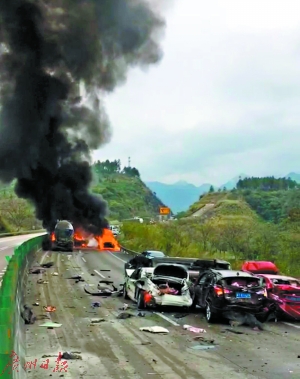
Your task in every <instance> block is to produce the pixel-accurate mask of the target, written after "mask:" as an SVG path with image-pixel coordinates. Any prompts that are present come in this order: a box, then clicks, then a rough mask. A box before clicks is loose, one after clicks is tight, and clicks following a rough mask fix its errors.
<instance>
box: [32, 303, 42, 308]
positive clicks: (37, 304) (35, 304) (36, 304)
mask: <svg viewBox="0 0 300 379" xmlns="http://www.w3.org/2000/svg"><path fill="white" fill-rule="evenodd" d="M32 305H34V306H35V307H37V306H39V305H40V303H33V304H32Z"/></svg>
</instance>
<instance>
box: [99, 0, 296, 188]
mask: <svg viewBox="0 0 300 379" xmlns="http://www.w3.org/2000/svg"><path fill="white" fill-rule="evenodd" d="M161 1H162V2H165V1H166V2H168V4H172V6H170V7H167V8H166V9H164V13H165V17H166V21H167V28H166V33H165V37H164V39H163V41H162V45H163V49H164V58H163V60H162V61H161V63H160V64H158V65H157V66H152V67H150V68H149V69H148V70H147V72H144V71H141V70H139V69H136V70H133V71H131V72H130V74H129V76H128V80H127V83H126V84H125V85H123V86H122V87H119V88H118V89H117V90H116V91H115V92H114V93H113V94H112V95H110V96H109V97H107V98H106V109H107V112H108V114H109V117H110V120H111V124H112V127H113V136H112V140H111V142H110V143H109V144H108V145H106V146H104V147H102V148H101V149H100V150H98V151H97V152H95V154H94V159H100V160H104V159H118V158H119V159H121V161H122V163H127V159H128V156H130V157H131V162H132V165H133V166H136V167H137V168H138V169H139V171H140V173H141V175H142V179H143V180H145V181H147V180H151V181H152V180H153V181H162V182H166V183H173V182H176V181H178V180H186V181H188V182H190V183H194V184H196V185H200V184H202V183H204V182H212V183H214V184H222V183H224V182H226V181H227V180H228V179H231V178H232V177H234V176H236V175H238V174H239V173H246V174H248V175H258V176H261V175H268V174H269V175H270V174H274V175H286V174H287V173H289V172H290V171H296V172H300V0H286V1H283V0H226V1H224V0H209V1H207V0H161Z"/></svg>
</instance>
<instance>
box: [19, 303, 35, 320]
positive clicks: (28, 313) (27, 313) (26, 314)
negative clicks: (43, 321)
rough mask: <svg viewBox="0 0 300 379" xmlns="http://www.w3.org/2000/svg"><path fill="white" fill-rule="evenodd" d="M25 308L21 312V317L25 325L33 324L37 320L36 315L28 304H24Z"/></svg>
mask: <svg viewBox="0 0 300 379" xmlns="http://www.w3.org/2000/svg"><path fill="white" fill-rule="evenodd" d="M23 308H24V310H23V311H22V312H21V317H22V319H23V320H24V321H25V325H32V324H34V323H35V321H36V316H35V315H34V313H33V312H32V310H31V308H30V307H29V306H28V305H26V304H25V305H24V306H23Z"/></svg>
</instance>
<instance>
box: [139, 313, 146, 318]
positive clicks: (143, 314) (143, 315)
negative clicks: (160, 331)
mask: <svg viewBox="0 0 300 379" xmlns="http://www.w3.org/2000/svg"><path fill="white" fill-rule="evenodd" d="M145 316H146V314H145V313H144V312H139V313H138V317H145Z"/></svg>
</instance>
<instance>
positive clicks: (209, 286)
mask: <svg viewBox="0 0 300 379" xmlns="http://www.w3.org/2000/svg"><path fill="white" fill-rule="evenodd" d="M191 295H192V298H193V307H194V308H195V307H196V305H198V306H200V308H202V309H205V317H206V320H207V321H208V322H214V321H217V320H218V319H220V318H221V317H222V316H224V314H225V313H226V312H228V311H236V312H246V313H251V314H253V315H254V316H256V317H261V318H264V315H266V314H267V312H268V311H269V309H268V308H267V303H268V300H267V297H266V295H267V294H266V291H265V289H264V287H262V285H261V280H260V278H258V277H256V276H255V275H253V274H250V273H246V272H243V271H233V270H215V269H209V270H207V271H205V272H204V273H202V274H201V275H200V276H199V278H198V279H197V281H196V283H195V284H194V286H192V287H191Z"/></svg>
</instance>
